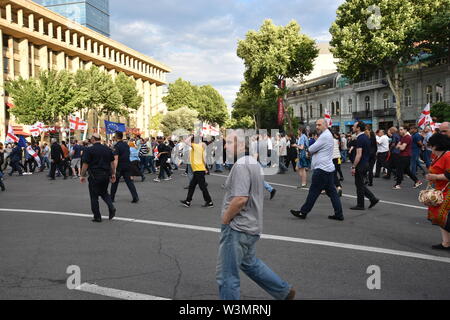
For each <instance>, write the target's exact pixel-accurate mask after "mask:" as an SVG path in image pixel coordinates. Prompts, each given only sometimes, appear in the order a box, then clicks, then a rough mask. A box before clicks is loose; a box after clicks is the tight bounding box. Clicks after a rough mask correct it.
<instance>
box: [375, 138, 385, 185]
mask: <svg viewBox="0 0 450 320" xmlns="http://www.w3.org/2000/svg"><path fill="white" fill-rule="evenodd" d="M376 138H377V169H376V171H375V175H374V178H379V177H380V173H381V168H388V165H387V163H386V160H387V158H388V155H389V138H388V136H387V135H386V134H385V132H384V130H378V131H377V133H376Z"/></svg>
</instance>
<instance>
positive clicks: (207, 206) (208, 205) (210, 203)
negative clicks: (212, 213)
mask: <svg viewBox="0 0 450 320" xmlns="http://www.w3.org/2000/svg"><path fill="white" fill-rule="evenodd" d="M202 208H214V203H212V202H209V203H208V202H206V203H205V204H204V205H202Z"/></svg>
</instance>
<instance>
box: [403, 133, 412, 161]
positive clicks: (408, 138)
mask: <svg viewBox="0 0 450 320" xmlns="http://www.w3.org/2000/svg"><path fill="white" fill-rule="evenodd" d="M400 143H401V144H405V143H406V148H405V150H403V151H400V156H401V157H411V156H412V138H411V136H410V135H409V134H405V135H404V136H403V137H402V138H401V139H400Z"/></svg>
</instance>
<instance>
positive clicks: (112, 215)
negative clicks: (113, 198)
mask: <svg viewBox="0 0 450 320" xmlns="http://www.w3.org/2000/svg"><path fill="white" fill-rule="evenodd" d="M115 216H116V208H114V210H111V211H110V212H109V220H112V219H114V217H115Z"/></svg>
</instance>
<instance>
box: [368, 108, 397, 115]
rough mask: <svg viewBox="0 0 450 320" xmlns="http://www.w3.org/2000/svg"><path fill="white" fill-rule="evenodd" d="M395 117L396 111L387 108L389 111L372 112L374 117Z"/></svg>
mask: <svg viewBox="0 0 450 320" xmlns="http://www.w3.org/2000/svg"><path fill="white" fill-rule="evenodd" d="M396 115H397V109H395V108H389V109H379V110H374V111H373V116H374V117H395V116H396Z"/></svg>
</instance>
